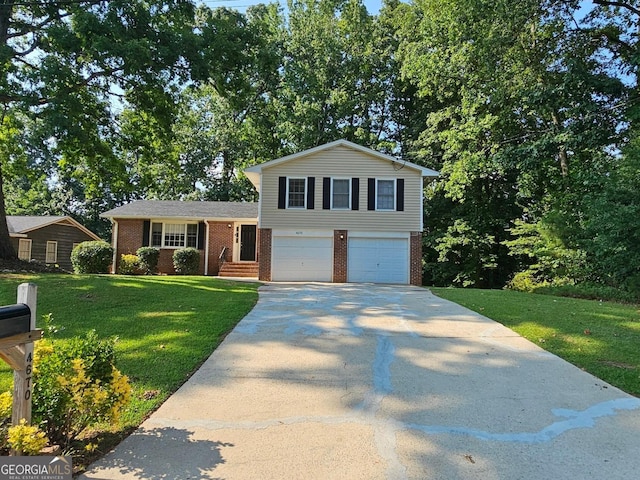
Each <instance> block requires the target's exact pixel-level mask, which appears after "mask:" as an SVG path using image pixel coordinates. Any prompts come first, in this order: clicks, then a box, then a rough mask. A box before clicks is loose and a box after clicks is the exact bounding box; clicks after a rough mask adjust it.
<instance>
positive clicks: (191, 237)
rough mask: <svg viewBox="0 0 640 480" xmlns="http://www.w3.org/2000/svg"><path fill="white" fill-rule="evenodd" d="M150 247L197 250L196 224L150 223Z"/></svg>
mask: <svg viewBox="0 0 640 480" xmlns="http://www.w3.org/2000/svg"><path fill="white" fill-rule="evenodd" d="M150 243H151V246H152V247H158V248H184V247H193V248H198V225H197V224H196V223H156V222H154V223H152V224H151V242H150Z"/></svg>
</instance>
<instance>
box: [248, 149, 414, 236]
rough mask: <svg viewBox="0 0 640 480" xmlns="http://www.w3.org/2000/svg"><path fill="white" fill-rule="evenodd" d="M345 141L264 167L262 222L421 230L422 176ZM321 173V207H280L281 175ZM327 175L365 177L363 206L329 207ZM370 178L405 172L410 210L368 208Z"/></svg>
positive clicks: (393, 176)
mask: <svg viewBox="0 0 640 480" xmlns="http://www.w3.org/2000/svg"><path fill="white" fill-rule="evenodd" d="M401 165H402V164H401V163H396V164H395V168H394V164H393V163H392V162H390V161H385V160H382V159H379V158H376V157H373V156H370V155H367V154H365V153H363V152H358V151H355V150H352V149H349V148H345V147H337V148H333V149H330V150H324V151H321V152H318V153H316V154H313V155H310V156H305V157H302V158H298V159H295V160H292V161H289V162H284V163H282V164H280V165H275V166H273V167H269V168H265V169H264V170H263V171H262V192H261V194H262V197H261V204H262V206H261V218H260V220H261V224H260V226H261V228H314V229H323V228H327V229H338V230H343V229H344V230H364V231H389V232H394V231H420V230H421V215H422V205H421V199H422V176H421V174H420V172H418V171H416V170H414V169H411V168H402V167H401ZM281 176H286V177H315V202H314V203H315V208H314V209H313V210H308V209H304V210H303V209H278V178H279V177H281ZM323 177H335V178H354V177H357V178H359V179H360V196H359V210H357V211H354V210H323V209H322V190H323V185H322V179H323ZM368 178H378V179H397V178H404V180H405V183H404V211H402V212H397V211H391V212H390V211H385V212H381V211H369V210H367V191H368V185H367V184H368V182H367V179H368Z"/></svg>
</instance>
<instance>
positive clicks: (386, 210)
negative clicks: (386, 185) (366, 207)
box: [376, 178, 398, 212]
mask: <svg viewBox="0 0 640 480" xmlns="http://www.w3.org/2000/svg"><path fill="white" fill-rule="evenodd" d="M381 181H382V182H393V208H380V207H379V206H378V198H379V197H378V195H379V194H380V185H379V182H381ZM397 192H398V183H397V179H396V178H376V211H380V212H395V211H396V207H397V205H396V199H397Z"/></svg>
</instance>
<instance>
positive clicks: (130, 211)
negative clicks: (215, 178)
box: [100, 200, 258, 220]
mask: <svg viewBox="0 0 640 480" xmlns="http://www.w3.org/2000/svg"><path fill="white" fill-rule="evenodd" d="M100 216H101V217H103V218H184V219H196V220H199V219H213V218H258V203H257V202H198V201H196V202H187V201H180V200H137V201H135V202H131V203H128V204H126V205H122V206H121V207H117V208H114V209H113V210H109V211H107V212H104V213H102V214H101V215H100Z"/></svg>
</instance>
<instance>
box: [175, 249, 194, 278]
mask: <svg viewBox="0 0 640 480" xmlns="http://www.w3.org/2000/svg"><path fill="white" fill-rule="evenodd" d="M173 268H174V269H175V270H176V273H177V274H178V275H196V274H197V273H198V270H199V269H200V252H199V251H198V250H196V249H195V248H191V247H189V248H183V249H180V250H176V251H175V252H174V254H173Z"/></svg>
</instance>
